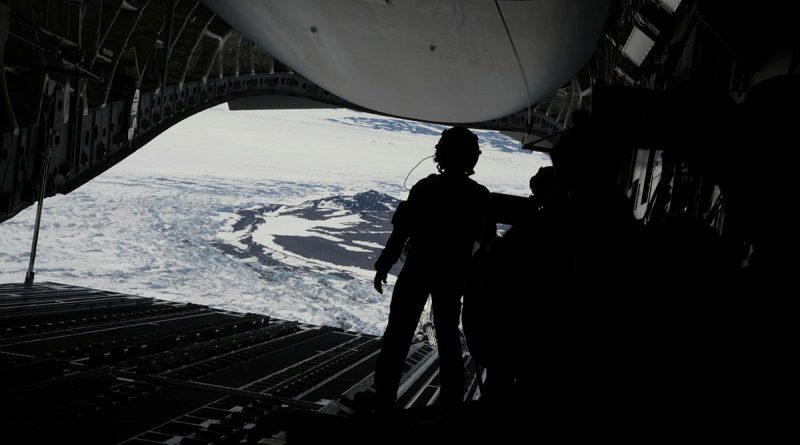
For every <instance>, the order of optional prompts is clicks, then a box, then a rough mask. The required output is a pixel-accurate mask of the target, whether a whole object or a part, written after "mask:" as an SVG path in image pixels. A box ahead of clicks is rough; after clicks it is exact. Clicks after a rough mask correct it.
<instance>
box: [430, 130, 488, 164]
mask: <svg viewBox="0 0 800 445" xmlns="http://www.w3.org/2000/svg"><path fill="white" fill-rule="evenodd" d="M480 154H481V151H480V149H479V148H478V136H477V135H476V134H475V133H473V132H471V131H470V130H469V129H467V128H465V127H453V128H448V129H447V130H445V131H443V132H442V137H441V139H439V143H437V144H436V153H435V154H434V155H433V161H434V162H436V164H437V168H438V169H439V171H440V172H442V171H459V172H464V173H466V174H467V175H471V174H473V173H475V170H473V169H474V168H475V164H477V163H478V156H480Z"/></svg>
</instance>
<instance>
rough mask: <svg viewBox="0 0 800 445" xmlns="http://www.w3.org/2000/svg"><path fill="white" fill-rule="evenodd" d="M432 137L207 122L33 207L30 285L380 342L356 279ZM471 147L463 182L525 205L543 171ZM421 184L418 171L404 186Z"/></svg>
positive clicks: (4, 265) (344, 120) (352, 117)
mask: <svg viewBox="0 0 800 445" xmlns="http://www.w3.org/2000/svg"><path fill="white" fill-rule="evenodd" d="M444 128H445V127H442V126H440V125H434V124H424V123H418V122H412V121H405V120H402V119H392V118H387V117H382V116H375V115H370V114H366V113H361V112H357V111H352V110H345V109H336V110H290V111H286V110H281V111H236V112H232V111H228V109H227V105H222V106H218V107H215V108H212V109H210V110H207V111H205V112H203V113H200V114H198V115H195V116H193V117H191V118H189V119H186V120H184V121H182V122H181V123H179V124H177V125H175V126H174V127H172V128H171V129H169V130H168V131H167V132H165V133H164V134H162V135H161V136H159V137H157V138H156V139H155V140H153V141H152V142H150V143H149V144H148V145H147V146H145V147H143V148H142V149H140V150H139V151H138V152H136V153H134V154H133V155H131V156H130V157H129V158H128V159H126V160H124V161H123V162H121V163H120V164H118V165H117V166H115V167H113V168H112V169H110V170H109V171H107V172H105V173H104V174H102V175H101V176H99V177H97V178H95V179H94V180H92V181H90V182H89V183H87V184H86V185H84V186H83V187H81V188H79V189H78V190H76V191H74V192H72V193H70V194H69V195H64V196H56V197H52V198H48V199H46V200H45V205H44V213H43V218H42V228H41V235H40V238H39V249H38V255H37V259H36V273H37V274H36V280H37V281H52V282H60V283H67V284H74V285H80V286H87V287H92V288H98V289H105V290H112V291H118V292H126V293H131V294H135V295H143V296H150V297H157V298H163V299H168V300H176V301H192V302H195V303H200V304H207V305H210V306H214V307H218V308H224V309H230V310H235V311H243V312H257V313H264V314H269V315H273V316H276V317H279V318H283V319H296V320H300V321H303V322H308V323H314V324H326V325H332V326H338V327H342V328H345V329H354V330H359V331H363V332H368V333H373V334H380V333H381V332H382V330H383V328H384V326H385V323H386V317H387V314H388V308H389V296H390V295H391V283H392V281H393V280H392V279H391V278H390V280H389V281H390V286H388V290H389V292H385V293H384V294H383V295H381V294H378V293H377V292H375V290H374V289H373V288H372V278H371V277H372V270H371V269H372V267H371V266H372V263H373V262H374V260H375V258H376V256H377V255H378V254H379V253H380V249H381V248H382V245H383V243H384V242H385V240H386V238H387V237H388V234H389V231H390V230H391V224H390V222H389V221H390V220H391V215H392V212H393V210H394V208H395V207H396V205H397V202H399V200H402V199H404V198H405V197H406V196H407V190H406V188H405V187H404V186H403V181H404V178H405V177H406V175H407V174H408V172H409V170H411V168H412V167H413V166H414V165H415V164H416V163H417V162H418V161H419V160H420V159H422V158H424V157H425V156H429V155H431V154H433V146H434V145H435V144H436V141H437V140H438V137H439V135H440V134H441V131H442V130H443V129H444ZM476 133H478V135H479V138H480V143H481V150H482V151H483V154H482V156H481V159H480V161H479V163H478V166H477V167H476V172H477V173H476V174H475V175H474V176H473V178H474V179H476V180H477V181H478V182H481V183H482V184H484V185H486V186H487V187H489V189H490V190H492V191H497V192H502V193H509V194H515V195H521V196H525V195H527V194H528V193H529V189H528V179H529V178H530V176H531V175H533V174H534V173H535V172H536V170H537V169H538V168H539V167H541V166H544V165H549V160H548V159H547V157H546V156H544V155H541V154H531V153H528V152H523V151H521V150H520V149H519V143H518V142H516V141H514V140H512V139H510V138H507V137H505V136H503V135H501V134H499V133H497V132H489V131H476ZM431 173H435V165H434V164H433V162H432V161H431V160H426V161H424V162H423V163H422V164H421V165H420V166H419V167H418V168H417V169H416V170H414V172H413V173H411V176H410V177H409V178H408V181H407V186H408V187H411V185H413V184H414V182H416V181H417V180H419V179H420V178H422V177H424V176H427V175H428V174H431ZM34 218H35V207H30V208H28V209H27V210H25V211H23V212H22V213H20V214H19V215H17V216H16V217H14V218H13V219H11V220H9V221H6V222H4V223H2V224H0V283H8V282H22V281H23V279H24V277H25V271H26V269H27V266H28V257H29V251H30V243H31V236H32V232H33V223H34ZM396 271H397V270H395V272H396Z"/></svg>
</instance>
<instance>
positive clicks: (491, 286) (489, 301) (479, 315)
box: [462, 166, 558, 399]
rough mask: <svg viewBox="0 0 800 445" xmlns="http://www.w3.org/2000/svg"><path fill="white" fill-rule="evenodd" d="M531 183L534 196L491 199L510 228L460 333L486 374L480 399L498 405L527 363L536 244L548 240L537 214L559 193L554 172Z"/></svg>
mask: <svg viewBox="0 0 800 445" xmlns="http://www.w3.org/2000/svg"><path fill="white" fill-rule="evenodd" d="M529 183H530V187H531V193H532V195H531V196H530V197H528V198H525V199H516V200H513V201H512V200H509V199H506V198H505V197H503V196H498V195H496V194H493V195H492V198H491V199H497V201H498V202H497V205H498V206H500V207H504V208H501V209H498V213H499V214H502V216H498V217H499V218H500V222H503V223H508V222H512V224H513V225H512V226H511V227H510V228H509V229H508V230H507V231H506V232H505V234H504V235H503V236H502V237H500V238H497V239H496V240H494V241H493V242H492V243H491V244H490V246H489V249H488V254H487V256H486V258H485V259H484V260H483V261H482V263H481V267H480V268H479V274H478V275H480V277H479V280H478V282H477V283H475V285H472V286H470V288H469V289H468V292H467V293H466V294H465V295H464V314H463V315H462V321H463V325H464V333H465V335H466V338H467V345H468V346H469V350H470V354H471V355H472V358H473V359H474V360H475V361H476V363H478V365H479V366H481V367H482V368H484V369H485V370H486V380H485V383H486V384H485V386H484V388H483V390H484V395H487V396H490V397H497V398H501V399H502V398H505V397H507V396H508V395H509V392H510V391H511V390H512V385H513V383H514V381H515V379H516V377H517V376H518V375H519V374H520V372H522V369H521V368H522V367H523V362H524V361H526V360H527V357H525V354H521V353H520V351H523V350H524V349H525V348H526V347H527V344H528V343H529V342H530V339H529V338H528V332H529V330H530V329H529V326H528V325H527V323H526V321H527V319H529V317H530V308H531V305H532V300H533V299H535V298H542V296H541V295H539V293H538V291H537V288H536V282H537V280H539V279H542V277H540V276H539V272H540V271H539V270H537V268H536V267H534V264H535V263H534V258H533V257H534V256H537V255H540V252H539V251H538V249H537V241H538V239H540V238H541V237H542V236H546V234H544V233H543V232H542V230H541V225H540V224H539V221H538V219H539V212H540V209H541V207H542V206H543V205H544V203H545V202H546V201H547V198H548V197H549V196H550V195H551V194H552V193H553V192H554V191H555V190H556V188H557V187H558V181H557V179H556V177H555V170H554V168H553V167H552V166H549V167H541V168H540V169H539V170H538V171H537V172H536V174H535V175H534V176H532V177H531V179H530V182H529ZM507 207H512V208H507ZM503 218H506V219H508V218H510V219H511V220H513V221H505V220H504V219H503Z"/></svg>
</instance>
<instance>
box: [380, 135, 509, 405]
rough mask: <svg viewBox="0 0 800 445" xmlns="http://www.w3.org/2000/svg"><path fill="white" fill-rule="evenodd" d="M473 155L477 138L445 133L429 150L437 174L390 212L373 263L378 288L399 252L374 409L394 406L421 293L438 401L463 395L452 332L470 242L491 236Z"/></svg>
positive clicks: (457, 347)
mask: <svg viewBox="0 0 800 445" xmlns="http://www.w3.org/2000/svg"><path fill="white" fill-rule="evenodd" d="M480 153H481V152H480V150H479V149H478V137H477V136H476V135H475V134H474V133H472V132H471V131H470V130H468V129H466V128H464V127H453V128H450V129H448V130H445V131H444V132H443V133H442V137H441V139H440V140H439V143H438V144H436V153H435V155H434V161H435V162H436V164H437V168H438V170H439V172H440V173H439V174H434V175H430V176H428V177H427V178H424V179H422V180H420V181H419V182H418V183H417V184H416V185H414V187H412V188H411V191H410V193H409V195H408V200H407V201H405V202H403V203H401V204H400V205H399V206H398V208H397V210H396V211H395V215H394V218H393V219H392V224H393V225H394V228H393V231H392V234H391V236H390V237H389V240H388V241H387V243H386V248H385V249H384V250H383V252H382V253H381V256H380V257H379V258H378V261H377V262H376V263H375V269H376V271H377V272H376V274H375V289H376V290H378V292H381V293H383V287H382V285H381V283H382V282H383V283H385V282H386V276H387V274H388V272H389V269H390V268H391V267H392V265H393V264H394V263H395V262H397V260H398V259H399V258H400V254H401V253H402V251H403V249H404V248H405V250H406V259H405V262H404V265H403V269H402V270H401V271H400V274H399V275H398V277H397V283H396V284H395V288H394V293H393V294H392V302H391V306H390V309H389V322H388V324H387V326H386V331H385V333H384V334H383V346H382V348H381V354H380V357H379V358H378V362H377V364H376V368H375V389H376V393H377V399H378V400H377V401H378V407H379V408H383V409H387V408H390V407H393V406H394V402H395V398H396V397H397V390H398V387H399V384H400V378H401V376H402V373H403V365H404V363H405V359H406V355H407V354H408V350H409V348H410V346H411V342H412V340H413V338H414V333H415V330H416V328H417V324H418V322H419V318H420V315H421V314H422V310H423V308H424V306H425V302H426V300H427V299H428V295H430V296H431V305H432V311H433V322H434V328H435V330H436V342H437V347H438V350H439V367H440V382H441V394H440V397H439V400H441V401H442V403H445V404H453V403H457V402H460V401H462V400H463V396H464V362H463V358H462V353H461V335H460V332H459V329H458V324H459V318H460V315H461V296H462V295H463V293H464V283H465V280H466V277H467V276H468V274H469V273H471V271H472V258H473V253H474V251H475V250H474V248H475V246H476V244H475V243H476V242H477V243H479V247H480V248H481V249H484V248H485V245H486V241H487V239H486V238H487V237H491V236H493V234H494V231H493V230H490V229H488V228H487V225H486V224H485V223H484V215H485V214H486V208H487V203H488V198H489V191H488V190H487V189H486V187H484V186H482V185H480V184H478V183H477V182H475V181H473V180H472V179H470V178H469V176H470V175H471V174H473V173H474V170H473V168H474V167H475V164H476V163H477V162H478V156H479V155H480ZM489 232H491V233H489Z"/></svg>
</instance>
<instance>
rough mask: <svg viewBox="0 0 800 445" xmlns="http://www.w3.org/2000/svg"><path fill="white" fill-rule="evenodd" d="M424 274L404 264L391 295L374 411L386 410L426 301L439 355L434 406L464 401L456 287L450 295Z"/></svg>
mask: <svg viewBox="0 0 800 445" xmlns="http://www.w3.org/2000/svg"><path fill="white" fill-rule="evenodd" d="M431 275H432V274H431V271H430V269H428V268H418V267H413V266H411V265H409V264H408V263H407V264H406V265H405V267H403V270H402V271H400V275H399V276H398V278H397V283H396V284H395V287H394V292H393V293H392V303H391V306H390V307H389V322H388V324H387V326H386V331H385V332H384V334H383V343H382V346H381V353H380V356H379V357H378V362H377V364H376V366H375V391H376V393H377V402H378V407H379V408H384V409H385V408H391V407H393V406H394V403H395V399H396V398H397V391H398V388H399V386H400V380H401V377H402V374H403V367H404V365H405V360H406V356H407V355H408V350H409V348H410V347H411V342H412V341H413V339H414V334H415V332H416V329H417V325H418V324H419V318H420V315H421V314H422V310H423V309H424V307H425V302H426V301H427V299H428V295H429V294H430V295H431V306H432V311H433V324H434V329H435V330H436V343H437V348H438V351H439V381H440V385H441V386H440V394H439V401H440V403H443V404H453V403H458V402H461V401H463V398H464V360H463V357H462V353H461V334H460V332H459V329H458V324H459V319H460V317H461V286H459V285H458V283H454V286H453V288H452V289H443V288H444V287H446V286H441V285H435V283H432V281H433V278H439V277H432V276H431Z"/></svg>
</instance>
